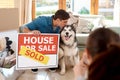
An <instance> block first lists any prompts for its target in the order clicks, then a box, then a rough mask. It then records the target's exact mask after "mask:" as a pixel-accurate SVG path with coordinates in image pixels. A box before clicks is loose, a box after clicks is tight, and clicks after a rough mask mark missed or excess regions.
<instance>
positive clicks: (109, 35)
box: [86, 28, 120, 57]
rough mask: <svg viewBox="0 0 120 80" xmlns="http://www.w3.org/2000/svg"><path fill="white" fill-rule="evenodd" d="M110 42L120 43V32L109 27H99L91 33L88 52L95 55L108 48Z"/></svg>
mask: <svg viewBox="0 0 120 80" xmlns="http://www.w3.org/2000/svg"><path fill="white" fill-rule="evenodd" d="M110 43H120V37H119V34H117V33H115V32H114V31H112V30H110V29H108V28H98V29H96V30H94V31H93V32H91V33H90V35H89V37H88V40H87V45H86V47H87V50H88V53H89V54H90V55H91V56H92V57H94V56H95V55H97V54H98V53H100V52H103V51H104V50H106V49H107V46H108V45H109V44H110Z"/></svg>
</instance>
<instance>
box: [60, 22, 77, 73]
mask: <svg viewBox="0 0 120 80" xmlns="http://www.w3.org/2000/svg"><path fill="white" fill-rule="evenodd" d="M78 62H79V49H78V47H77V40H76V31H75V29H74V27H73V24H72V25H66V26H65V27H64V28H63V29H62V30H61V31H60V48H59V66H60V68H61V71H60V74H65V72H66V67H67V66H72V67H73V66H74V65H75V64H76V63H78Z"/></svg>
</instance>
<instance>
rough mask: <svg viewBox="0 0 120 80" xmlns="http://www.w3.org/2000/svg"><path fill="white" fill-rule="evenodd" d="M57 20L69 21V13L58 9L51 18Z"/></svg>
mask: <svg viewBox="0 0 120 80" xmlns="http://www.w3.org/2000/svg"><path fill="white" fill-rule="evenodd" d="M57 18H59V19H60V20H66V19H69V18H70V16H69V13H68V12H66V11H65V10H63V9H59V10H57V11H56V13H55V15H54V16H53V19H54V20H56V19H57Z"/></svg>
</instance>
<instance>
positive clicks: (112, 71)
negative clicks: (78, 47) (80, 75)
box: [88, 44, 120, 80]
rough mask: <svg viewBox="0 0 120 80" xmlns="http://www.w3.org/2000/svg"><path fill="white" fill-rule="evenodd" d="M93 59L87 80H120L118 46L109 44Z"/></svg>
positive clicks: (119, 53)
mask: <svg viewBox="0 0 120 80" xmlns="http://www.w3.org/2000/svg"><path fill="white" fill-rule="evenodd" d="M100 54H101V55H98V56H96V57H95V58H94V60H93V62H92V63H91V65H90V66H89V75H88V80H120V45H118V44H111V45H109V46H108V47H107V49H106V50H105V51H104V52H102V53H100Z"/></svg>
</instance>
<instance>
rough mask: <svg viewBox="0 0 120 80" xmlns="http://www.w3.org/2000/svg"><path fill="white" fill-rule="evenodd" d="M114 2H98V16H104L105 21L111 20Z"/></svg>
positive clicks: (102, 0) (106, 0) (101, 0)
mask: <svg viewBox="0 0 120 80" xmlns="http://www.w3.org/2000/svg"><path fill="white" fill-rule="evenodd" d="M114 3H115V0H99V8H98V14H100V15H104V16H105V18H106V19H107V20H113V12H114Z"/></svg>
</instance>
